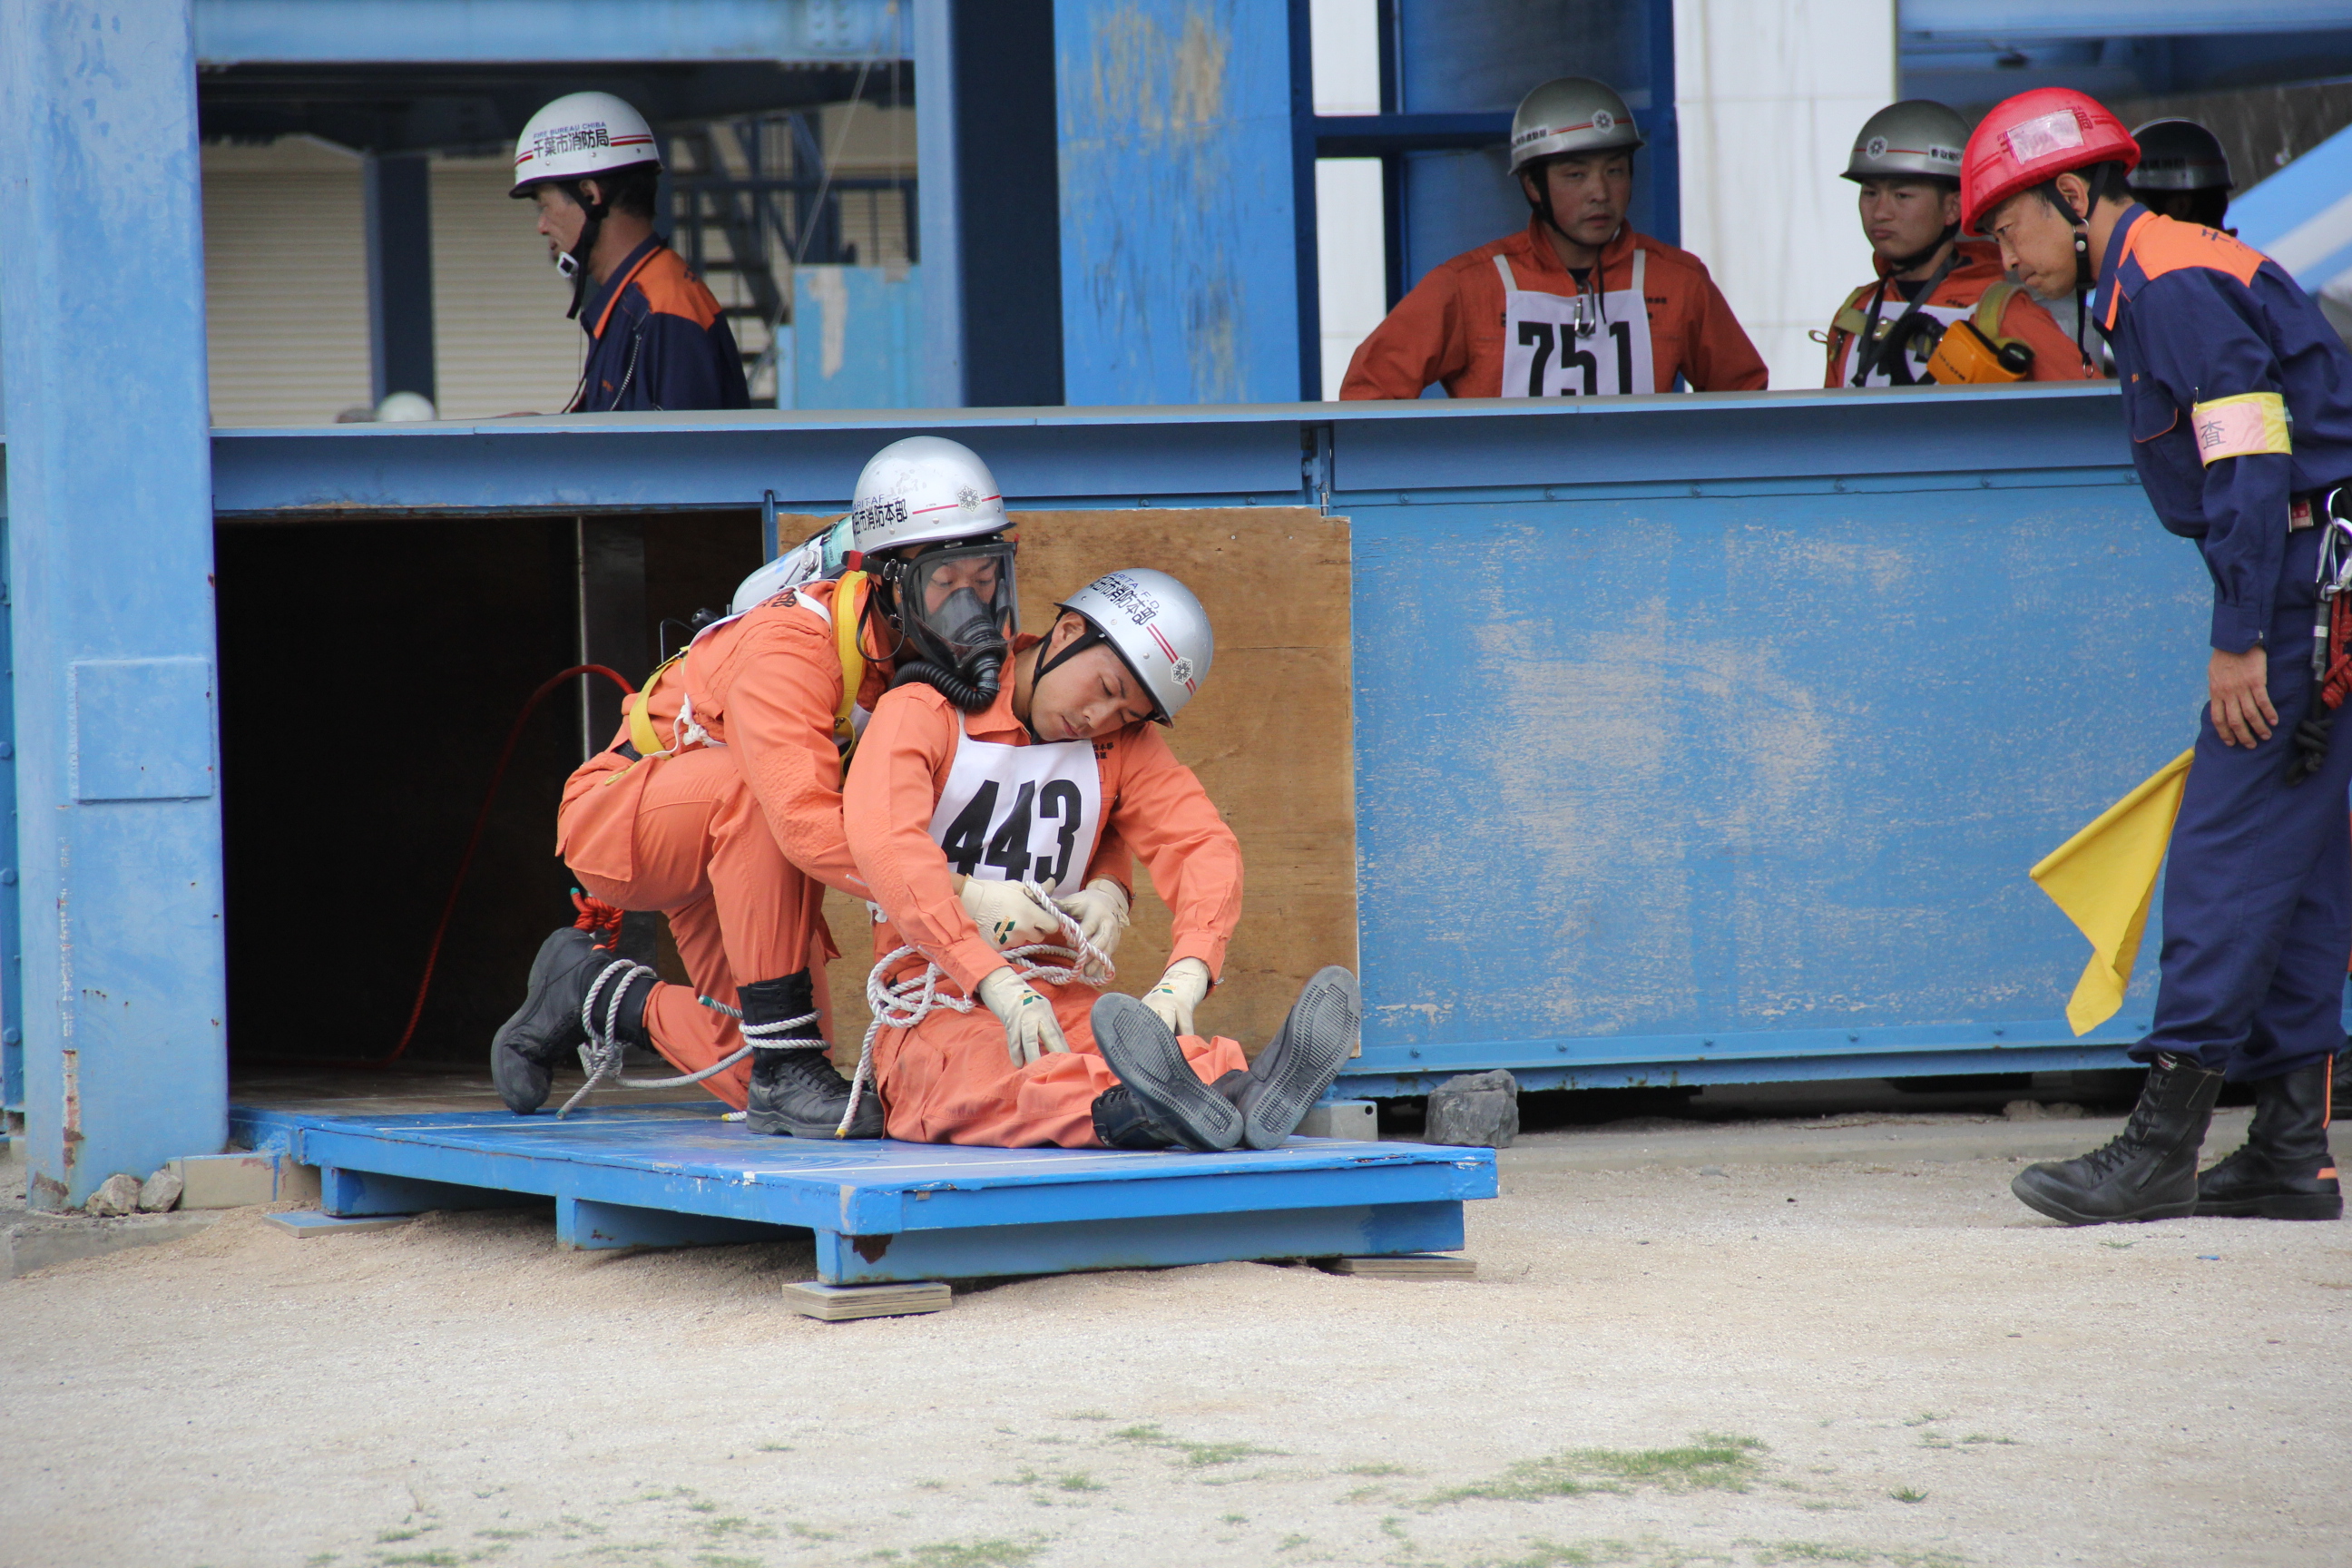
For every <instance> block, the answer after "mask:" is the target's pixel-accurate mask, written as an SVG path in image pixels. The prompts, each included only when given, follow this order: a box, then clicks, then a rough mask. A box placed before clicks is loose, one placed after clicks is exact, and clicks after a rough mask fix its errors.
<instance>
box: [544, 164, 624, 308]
mask: <svg viewBox="0 0 2352 1568" xmlns="http://www.w3.org/2000/svg"><path fill="white" fill-rule="evenodd" d="M572 200H573V201H575V202H577V203H579V204H580V210H581V211H582V212H583V213H585V214H586V215H587V217H586V219H585V220H584V221H583V223H582V224H581V225H580V239H579V243H577V244H576V245H574V246H572V248H571V249H570V250H569V251H566V252H565V253H564V254H563V255H562V256H559V257H557V258H555V269H556V270H557V271H558V272H561V273H562V274H563V276H564V277H566V278H569V279H572V309H570V310H566V311H564V312H563V319H564V320H565V321H577V320H578V319H579V317H580V307H581V306H582V304H583V303H584V302H586V300H587V298H588V253H589V252H590V251H592V250H593V249H595V248H596V235H597V232H598V231H599V230H601V229H602V228H603V227H604V215H605V214H606V213H608V212H610V211H612V210H613V209H612V207H611V206H610V205H608V204H607V203H606V202H604V200H603V199H602V198H601V197H600V198H598V199H597V200H595V201H593V202H592V201H589V200H588V199H587V197H586V195H585V193H584V192H583V189H582V187H581V183H580V182H579V181H577V180H574V181H573V182H572Z"/></svg>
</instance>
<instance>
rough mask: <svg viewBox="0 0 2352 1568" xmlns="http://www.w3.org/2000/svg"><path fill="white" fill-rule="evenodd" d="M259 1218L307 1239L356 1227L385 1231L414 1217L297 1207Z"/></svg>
mask: <svg viewBox="0 0 2352 1568" xmlns="http://www.w3.org/2000/svg"><path fill="white" fill-rule="evenodd" d="M263 1217H264V1218H265V1219H266V1220H267V1221H268V1223H269V1224H270V1225H272V1226H276V1227H277V1228H278V1229H279V1230H282V1231H285V1232H286V1233H288V1234H289V1235H290V1236H293V1237H299V1238H305V1239H307V1238H308V1237H314V1236H349V1235H351V1234H352V1232H353V1231H359V1230H388V1229H390V1228H391V1227H392V1226H396V1225H406V1224H407V1223H408V1222H409V1221H411V1220H413V1219H415V1217H416V1216H415V1215H413V1214H368V1215H352V1216H350V1217H345V1216H343V1215H331V1214H315V1213H310V1212H308V1211H305V1210H300V1209H298V1210H296V1211H295V1212H294V1213H292V1214H273V1215H265V1216H263Z"/></svg>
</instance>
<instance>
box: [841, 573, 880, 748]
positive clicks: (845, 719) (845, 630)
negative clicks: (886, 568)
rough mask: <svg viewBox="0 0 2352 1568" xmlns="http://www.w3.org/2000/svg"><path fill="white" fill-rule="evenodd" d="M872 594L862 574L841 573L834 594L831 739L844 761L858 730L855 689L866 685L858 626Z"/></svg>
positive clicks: (864, 649)
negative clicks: (835, 676) (837, 702)
mask: <svg viewBox="0 0 2352 1568" xmlns="http://www.w3.org/2000/svg"><path fill="white" fill-rule="evenodd" d="M872 592H873V584H872V582H871V581H870V580H869V579H868V577H867V576H866V574H865V573H863V572H844V573H843V574H841V586H839V587H838V588H835V590H834V591H833V610H834V615H833V636H834V641H835V645H836V646H838V647H839V648H840V649H841V706H840V707H838V708H836V709H835V710H834V713H833V738H834V739H835V741H837V742H840V743H841V746H842V757H843V760H844V761H846V760H847V759H848V755H849V752H850V750H851V749H852V748H854V747H855V746H856V744H857V727H856V725H855V724H852V723H851V722H850V715H851V714H853V713H855V712H856V710H857V689H858V688H859V687H861V686H863V685H865V684H866V647H865V643H864V640H863V639H862V638H860V637H858V635H857V625H858V622H859V621H860V620H861V619H863V618H864V614H865V610H866V603H865V596H866V595H868V594H870V593H872Z"/></svg>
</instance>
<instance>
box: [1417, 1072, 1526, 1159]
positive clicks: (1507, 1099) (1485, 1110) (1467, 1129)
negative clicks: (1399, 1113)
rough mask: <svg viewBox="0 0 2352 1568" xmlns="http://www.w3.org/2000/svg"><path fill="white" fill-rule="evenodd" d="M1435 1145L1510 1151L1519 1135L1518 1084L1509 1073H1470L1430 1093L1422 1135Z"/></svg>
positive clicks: (1452, 1079) (1451, 1080) (1451, 1079)
mask: <svg viewBox="0 0 2352 1568" xmlns="http://www.w3.org/2000/svg"><path fill="white" fill-rule="evenodd" d="M1421 1135H1422V1136H1423V1138H1425V1139H1427V1140H1428V1141H1429V1142H1432V1143H1450V1144H1454V1145H1456V1146H1458V1147H1461V1148H1467V1149H1507V1148H1509V1147H1510V1146H1511V1140H1512V1139H1514V1138H1516V1137H1517V1136H1518V1135H1519V1081H1518V1079H1515V1078H1513V1077H1512V1076H1511V1075H1510V1074H1509V1073H1507V1072H1471V1073H1463V1074H1462V1075H1460V1076H1459V1077H1456V1078H1450V1079H1446V1080H1445V1081H1444V1083H1441V1084H1439V1085H1438V1086H1437V1087H1436V1088H1435V1089H1432V1090H1430V1091H1429V1111H1428V1116H1427V1119H1426V1120H1425V1121H1423V1126H1422V1134H1421Z"/></svg>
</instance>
